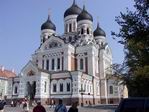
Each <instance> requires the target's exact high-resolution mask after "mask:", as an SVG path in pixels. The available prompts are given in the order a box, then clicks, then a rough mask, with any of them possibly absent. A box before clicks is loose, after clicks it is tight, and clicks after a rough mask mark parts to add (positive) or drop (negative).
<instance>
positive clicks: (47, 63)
mask: <svg viewBox="0 0 149 112" xmlns="http://www.w3.org/2000/svg"><path fill="white" fill-rule="evenodd" d="M46 70H49V60H48V59H47V60H46Z"/></svg>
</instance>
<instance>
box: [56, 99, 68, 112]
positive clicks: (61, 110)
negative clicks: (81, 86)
mask: <svg viewBox="0 0 149 112" xmlns="http://www.w3.org/2000/svg"><path fill="white" fill-rule="evenodd" d="M54 112H67V108H66V106H65V105H64V104H63V100H62V99H59V103H58V105H57V106H56V107H55V110H54Z"/></svg>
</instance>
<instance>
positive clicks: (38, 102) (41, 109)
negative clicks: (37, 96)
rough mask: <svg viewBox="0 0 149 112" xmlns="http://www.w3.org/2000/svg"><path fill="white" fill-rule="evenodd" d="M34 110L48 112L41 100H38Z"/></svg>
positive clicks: (35, 111) (34, 111)
mask: <svg viewBox="0 0 149 112" xmlns="http://www.w3.org/2000/svg"><path fill="white" fill-rule="evenodd" d="M33 112H46V109H45V108H44V107H43V106H42V105H41V102H40V101H37V106H36V107H34V109H33Z"/></svg>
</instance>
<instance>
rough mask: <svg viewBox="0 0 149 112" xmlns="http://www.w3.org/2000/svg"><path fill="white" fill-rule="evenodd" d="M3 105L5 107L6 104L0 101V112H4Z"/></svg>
mask: <svg viewBox="0 0 149 112" xmlns="http://www.w3.org/2000/svg"><path fill="white" fill-rule="evenodd" d="M5 105H6V102H5V101H4V100H2V101H0V112H4V106H5Z"/></svg>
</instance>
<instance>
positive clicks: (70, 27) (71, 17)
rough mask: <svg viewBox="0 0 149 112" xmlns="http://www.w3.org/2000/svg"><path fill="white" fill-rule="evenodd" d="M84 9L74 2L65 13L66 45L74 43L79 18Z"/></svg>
mask: <svg viewBox="0 0 149 112" xmlns="http://www.w3.org/2000/svg"><path fill="white" fill-rule="evenodd" d="M81 11H82V9H81V8H80V7H79V6H78V5H77V4H76V1H75V0H74V1H73V4H72V5H71V7H69V8H68V9H67V10H66V11H65V13H64V35H65V36H64V40H65V42H66V43H74V42H75V40H76V37H75V35H74V34H77V17H78V15H79V14H80V13H81Z"/></svg>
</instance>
